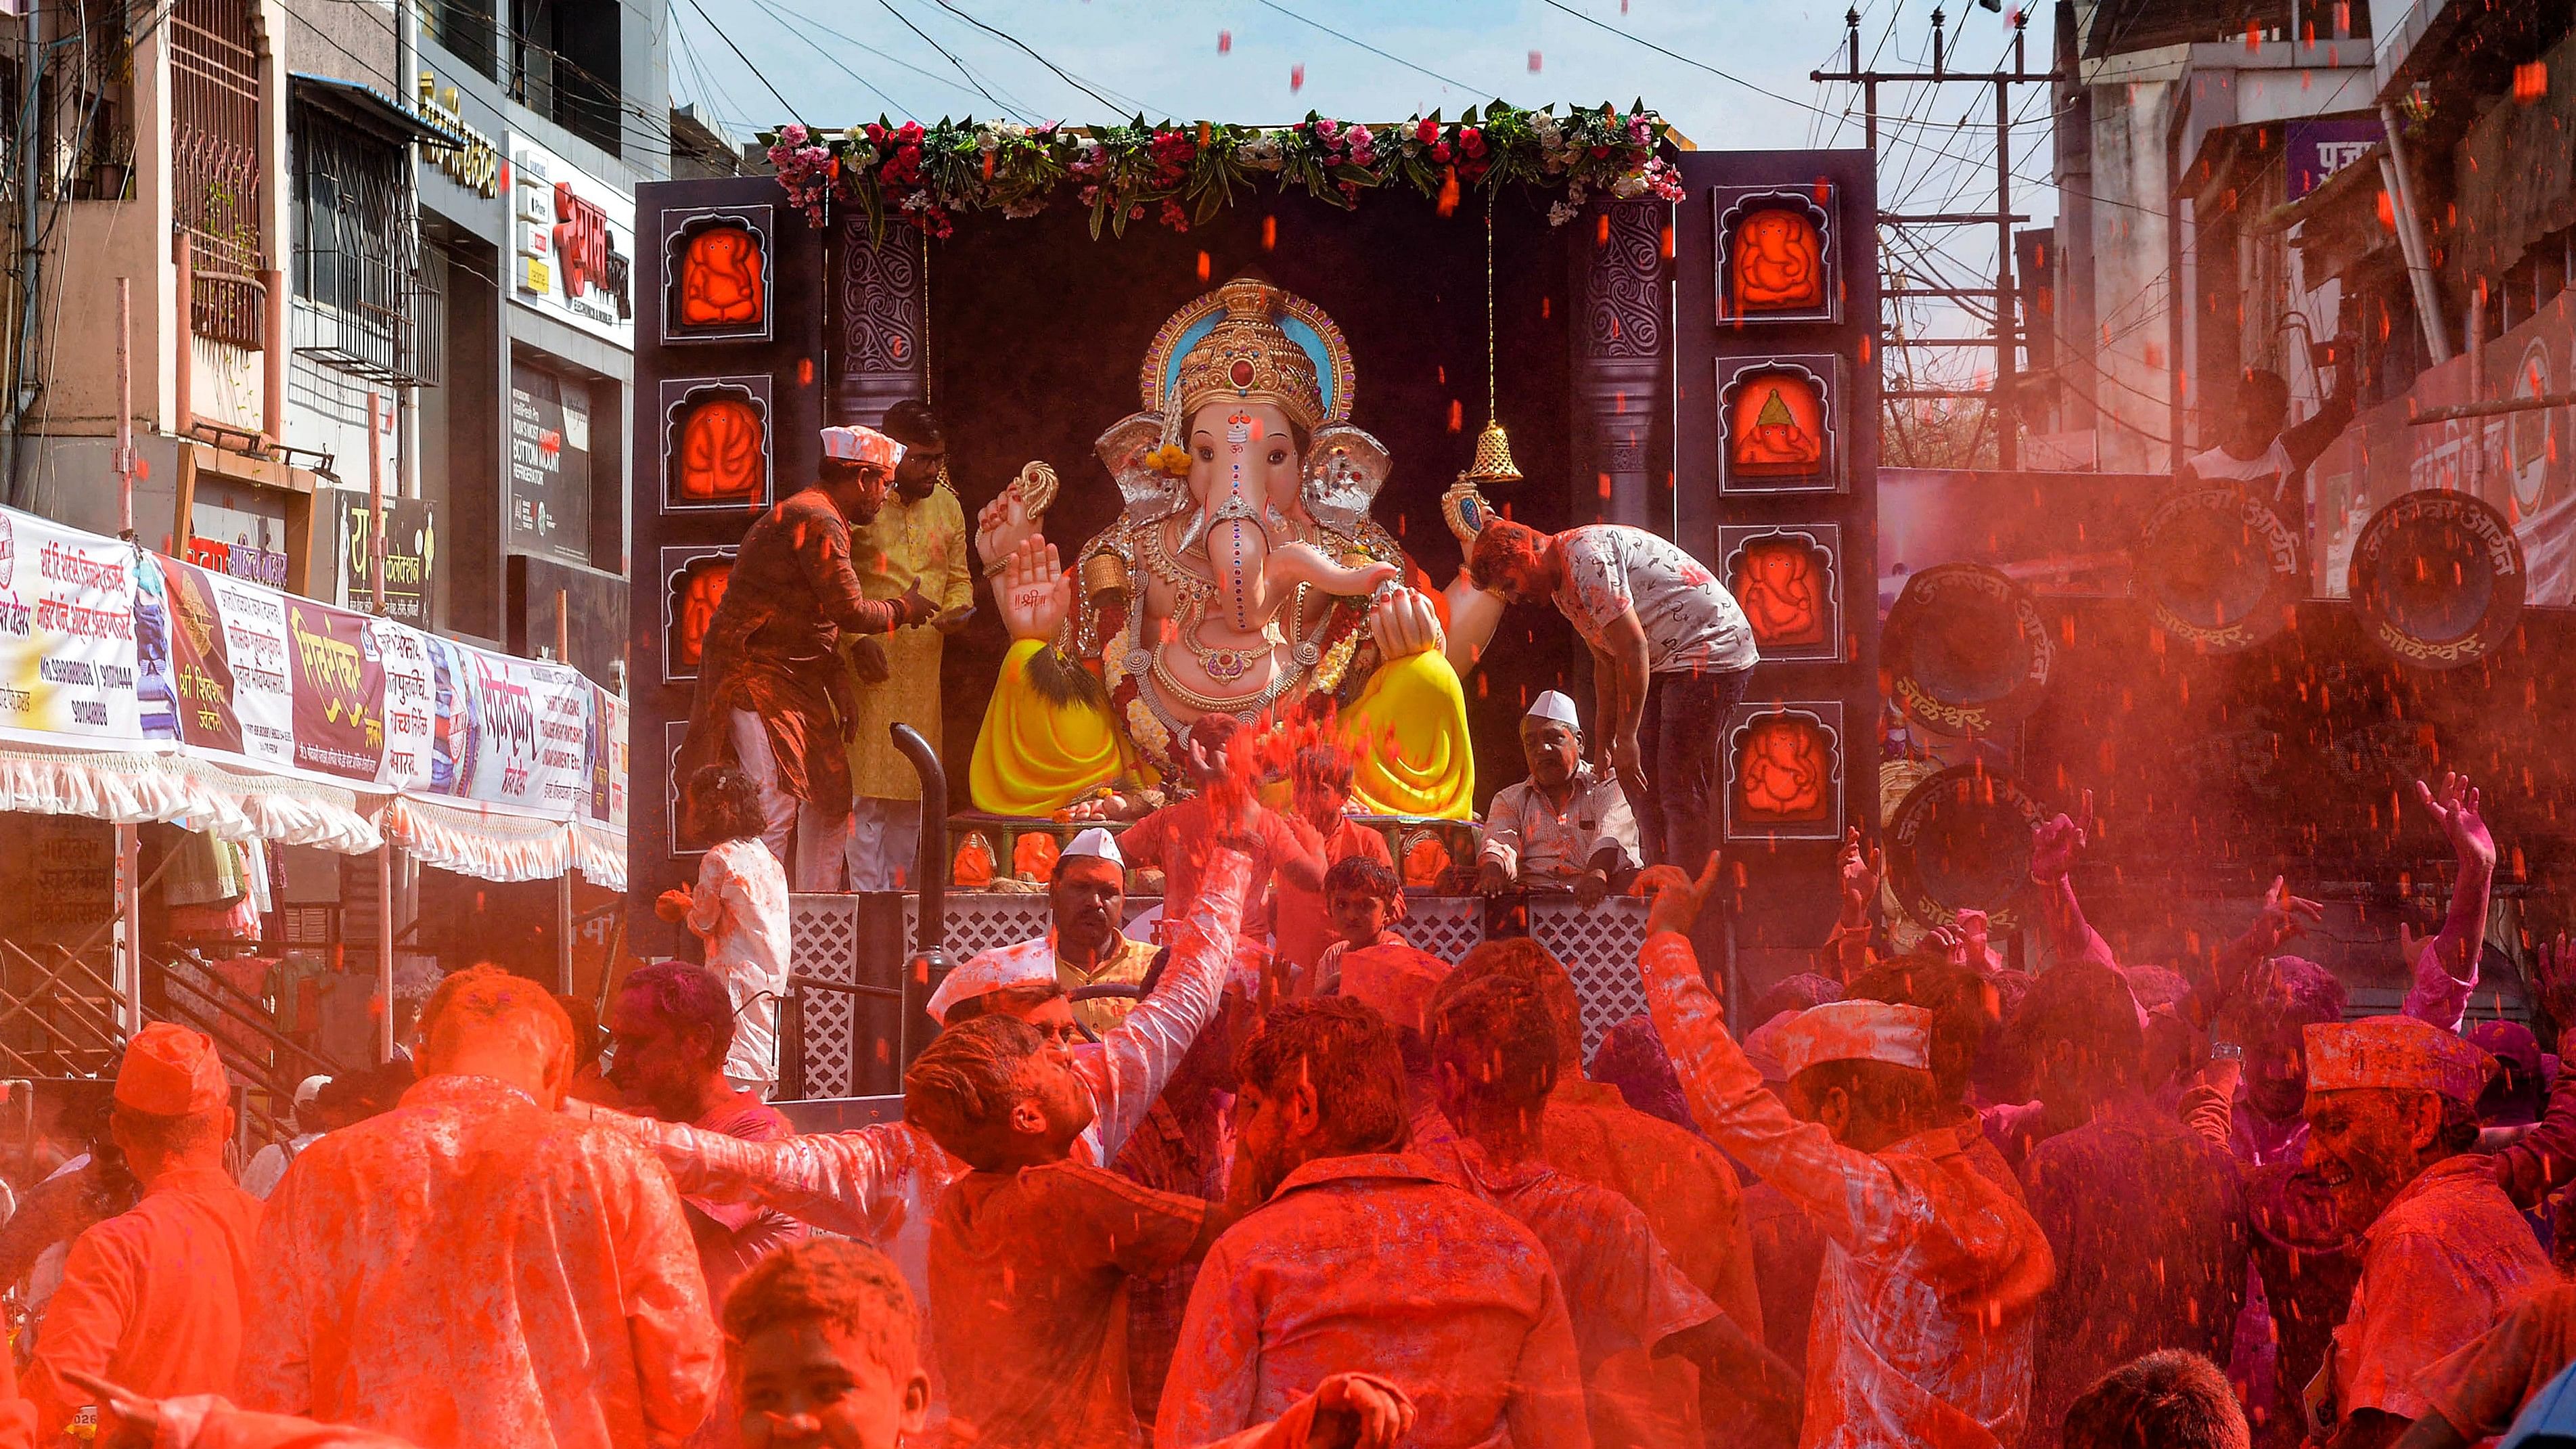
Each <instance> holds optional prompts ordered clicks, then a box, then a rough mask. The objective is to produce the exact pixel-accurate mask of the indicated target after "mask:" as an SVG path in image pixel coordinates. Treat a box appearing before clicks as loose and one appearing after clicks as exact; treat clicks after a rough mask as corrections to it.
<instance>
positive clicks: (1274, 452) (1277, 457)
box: [1270, 448, 1288, 468]
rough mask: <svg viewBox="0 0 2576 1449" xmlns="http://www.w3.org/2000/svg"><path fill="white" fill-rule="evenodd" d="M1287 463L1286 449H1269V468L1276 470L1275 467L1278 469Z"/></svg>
mask: <svg viewBox="0 0 2576 1449" xmlns="http://www.w3.org/2000/svg"><path fill="white" fill-rule="evenodd" d="M1287 461H1288V450H1287V449H1286V448H1273V449H1271V450H1270V466H1271V467H1273V468H1276V467H1278V466H1279V465H1280V464H1282V463H1285V462H1287Z"/></svg>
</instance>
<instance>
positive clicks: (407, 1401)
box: [239, 1076, 718, 1449]
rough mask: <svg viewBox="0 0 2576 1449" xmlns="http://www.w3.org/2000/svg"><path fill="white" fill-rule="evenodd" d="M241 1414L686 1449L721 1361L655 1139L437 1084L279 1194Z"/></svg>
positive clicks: (463, 1084) (435, 1433)
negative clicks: (652, 1144)
mask: <svg viewBox="0 0 2576 1449" xmlns="http://www.w3.org/2000/svg"><path fill="white" fill-rule="evenodd" d="M259 1267H260V1275H259V1280H258V1285H257V1290H256V1292H257V1298H258V1306H257V1308H256V1310H255V1313H254V1317H253V1319H252V1329H251V1334H250V1339H249V1342H248V1343H247V1344H245V1345H244V1349H243V1354H242V1368H241V1373H240V1376H239V1383H240V1396H241V1398H242V1400H243V1407H245V1408H250V1409H255V1410H262V1411H266V1412H272V1413H285V1414H304V1415H310V1416H312V1417H314V1418H318V1419H325V1420H329V1421H333V1422H337V1423H345V1424H355V1425H358V1426H360V1427H362V1428H369V1429H377V1430H381V1431H383V1432H385V1433H389V1434H394V1435H398V1436H400V1437H402V1438H406V1439H410V1440H413V1441H415V1442H417V1443H419V1444H421V1445H423V1446H424V1449H466V1446H473V1449H486V1446H493V1445H508V1446H511V1449H551V1446H558V1445H560V1446H567V1449H570V1446H582V1449H609V1446H619V1449H626V1446H633V1445H639V1444H661V1443H676V1442H678V1441H679V1440H680V1439H682V1438H683V1437H685V1436H686V1435H687V1434H688V1433H689V1432H690V1431H692V1430H694V1429H695V1428H696V1427H697V1426H698V1422H699V1419H700V1418H701V1417H702V1416H703V1415H704V1413H705V1411H706V1406H707V1400H708V1395H709V1392H710V1390H711V1389H712V1388H713V1386H714V1382H715V1374H716V1366H717V1360H716V1355H717V1348H718V1343H717V1336H716V1329H715V1323H714V1321H713V1319H712V1318H710V1317H709V1314H708V1309H707V1297H706V1283H705V1279H704V1277H703V1275H702V1274H701V1273H700V1272H699V1269H698V1257H697V1252H696V1250H695V1249H694V1247H693V1246H692V1245H691V1244H690V1241H689V1230H688V1226H687V1224H686V1222H685V1221H683V1219H682V1216H681V1211H680V1199H679V1195H678V1194H677V1193H675V1192H673V1191H672V1189H671V1180H670V1177H669V1176H668V1174H666V1173H665V1172H663V1170H662V1169H661V1167H660V1166H659V1165H658V1164H656V1163H655V1162H654V1160H653V1155H652V1153H651V1151H650V1150H649V1149H647V1148H646V1147H645V1146H644V1145H643V1144H642V1143H639V1142H637V1141H635V1140H633V1139H632V1138H631V1137H628V1136H625V1135H623V1134H621V1133H617V1132H613V1131H609V1130H607V1129H606V1128H603V1127H599V1126H595V1125H591V1124H589V1123H585V1122H583V1121H581V1120H578V1119H576V1118H574V1117H572V1116H569V1115H566V1114H563V1113H559V1112H552V1111H548V1110H546V1109H545V1108H543V1107H540V1106H539V1105H537V1103H536V1102H535V1101H534V1100H532V1099H531V1098H529V1097H528V1096H527V1095H526V1094H525V1093H523V1092H521V1091H519V1090H518V1089H516V1088H514V1087H512V1086H510V1085H508V1084H506V1083H503V1082H498V1081H494V1080H492V1079H490V1078H486V1077H465V1076H436V1077H430V1078H427V1079H424V1080H423V1081H421V1082H420V1083H419V1084H417V1085H416V1086H414V1087H413V1088H412V1089H411V1090H410V1091H408V1092H405V1093H404V1094H403V1100H402V1105H401V1106H399V1107H397V1108H395V1109H394V1110H393V1111H391V1112H387V1113H385V1114H384V1115H382V1116H379V1117H373V1118H369V1119H368V1120H367V1121H364V1122H361V1123H359V1124H358V1125H356V1126H354V1127H347V1128H343V1129H342V1130H340V1131H338V1132H334V1133H332V1134H330V1135H329V1136H327V1137H325V1138H323V1139H322V1140H321V1141H319V1142H316V1143H315V1144H313V1146H311V1147H310V1148H307V1149H306V1150H305V1152H304V1155H303V1156H302V1157H300V1158H298V1159H296V1163H295V1167H294V1169H293V1170H292V1171H290V1172H289V1173H288V1174H287V1175H286V1180H285V1181H284V1182H283V1183H280V1184H279V1185H278V1189H277V1192H276V1193H275V1194H274V1195H273V1196H271V1197H270V1198H269V1201H268V1210H267V1212H266V1214H265V1215H264V1216H263V1218H262V1219H261V1223H260V1233H259Z"/></svg>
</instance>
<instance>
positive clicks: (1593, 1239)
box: [1425, 1141, 1718, 1449]
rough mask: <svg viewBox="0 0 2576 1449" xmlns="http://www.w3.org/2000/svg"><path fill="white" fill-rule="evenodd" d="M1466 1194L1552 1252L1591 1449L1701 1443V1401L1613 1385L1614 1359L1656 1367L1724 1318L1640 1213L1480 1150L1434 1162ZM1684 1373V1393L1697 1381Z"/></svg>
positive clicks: (1463, 1148)
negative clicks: (1693, 1334) (1500, 1162)
mask: <svg viewBox="0 0 2576 1449" xmlns="http://www.w3.org/2000/svg"><path fill="white" fill-rule="evenodd" d="M1425 1155H1426V1156H1427V1157H1428V1158H1429V1159H1430V1160H1431V1161H1432V1162H1433V1163H1434V1164H1435V1165H1437V1166H1439V1167H1441V1168H1442V1169H1444V1170H1445V1171H1448V1172H1450V1173H1452V1174H1453V1175H1454V1176H1455V1177H1456V1178H1457V1180H1458V1182H1459V1185H1461V1186H1463V1187H1465V1188H1467V1189H1468V1190H1469V1191H1471V1192H1473V1193H1475V1194H1476V1195H1477V1196H1478V1197H1481V1198H1483V1199H1484V1200H1485V1201H1487V1202H1490V1203H1492V1204H1493V1205H1494V1206H1496V1207H1499V1208H1501V1209H1502V1210H1503V1211H1505V1212H1507V1213H1510V1214H1511V1215H1512V1216H1513V1217H1514V1218H1516V1219H1518V1220H1519V1221H1520V1224H1521V1226H1523V1227H1525V1228H1528V1229H1529V1230H1530V1232H1531V1233H1532V1234H1533V1235H1535V1236H1536V1237H1537V1238H1538V1240H1539V1242H1540V1243H1542V1244H1544V1245H1545V1246H1546V1248H1547V1255H1548V1261H1549V1262H1550V1263H1551V1264H1553V1265H1554V1267H1555V1268H1556V1282H1557V1286H1558V1288H1559V1289H1561V1290H1562V1291H1563V1292H1564V1294H1565V1311H1566V1316H1567V1318H1568V1319H1570V1320H1571V1321H1572V1324H1573V1327H1574V1347H1575V1353H1576V1355H1577V1357H1578V1358H1579V1359H1580V1360H1581V1362H1582V1365H1583V1384H1584V1410H1585V1415H1586V1417H1587V1418H1588V1419H1589V1421H1590V1423H1591V1426H1592V1449H1649V1446H1681V1445H1694V1446H1695V1445H1697V1444H1699V1443H1700V1440H1701V1434H1700V1423H1699V1396H1698V1394H1697V1393H1696V1392H1695V1391H1692V1392H1683V1393H1678V1394H1674V1393H1661V1392H1658V1386H1657V1385H1656V1383H1655V1382H1654V1380H1653V1378H1652V1376H1651V1375H1638V1374H1633V1373H1632V1374H1629V1375H1624V1376H1619V1375H1608V1376H1605V1374H1604V1372H1603V1370H1604V1368H1605V1367H1606V1366H1607V1365H1609V1364H1610V1363H1611V1362H1612V1361H1613V1360H1614V1359H1622V1358H1624V1359H1629V1360H1632V1361H1634V1362H1635V1363H1636V1364H1647V1363H1651V1361H1652V1358H1653V1353H1654V1349H1655V1345H1657V1344H1659V1343H1662V1342H1663V1341H1664V1340H1665V1339H1667V1338H1670V1337H1672V1336H1673V1335H1674V1334H1676V1333H1680V1332H1681V1331H1683V1330H1684V1329H1688V1328H1696V1327H1698V1326H1699V1325H1700V1324H1703V1323H1706V1322H1708V1321H1709V1320H1710V1319H1712V1318H1715V1317H1717V1316H1718V1308H1717V1305H1716V1304H1715V1303H1712V1302H1710V1301H1709V1297H1708V1295H1707V1294H1705V1293H1703V1292H1701V1291H1700V1290H1699V1288H1698V1287H1697V1286H1696V1285H1694V1284H1693V1283H1692V1282H1691V1281H1690V1280H1689V1279H1688V1278H1685V1277H1683V1276H1682V1272H1681V1269H1680V1268H1678V1267H1676V1266H1674V1264H1673V1260H1672V1258H1671V1257H1670V1255H1668V1254H1666V1253H1665V1251H1664V1246H1663V1244H1661V1243H1659V1242H1657V1241H1656V1240H1655V1234H1654V1231H1653V1230H1652V1229H1651V1228H1649V1227H1647V1226H1646V1215H1645V1214H1644V1213H1641V1212H1639V1211H1638V1210H1637V1208H1636V1205H1635V1204H1633V1203H1631V1202H1629V1201H1628V1200H1627V1199H1625V1198H1623V1197H1621V1196H1619V1194H1617V1193H1615V1192H1612V1191H1611V1190H1610V1189H1608V1188H1606V1187H1600V1186H1596V1185H1594V1184H1592V1183H1589V1182H1585V1181H1583V1180H1582V1179H1580V1178H1576V1177H1571V1176H1568V1175H1567V1174H1565V1173H1562V1172H1559V1171H1557V1170H1556V1169H1555V1168H1552V1167H1550V1166H1548V1165H1547V1164H1546V1163H1545V1162H1544V1161H1529V1162H1522V1163H1517V1164H1515V1165H1513V1166H1511V1167H1505V1168H1498V1167H1496V1166H1494V1165H1493V1164H1492V1162H1490V1161H1489V1160H1488V1159H1487V1158H1486V1157H1485V1155H1484V1154H1483V1152H1482V1151H1481V1150H1480V1149H1479V1148H1478V1147H1477V1146H1476V1145H1475V1144H1474V1143H1472V1142H1464V1141H1460V1142H1452V1143H1449V1144H1446V1145H1444V1146H1443V1147H1442V1148H1440V1149H1439V1150H1438V1151H1436V1152H1433V1153H1428V1154H1425ZM1673 1367H1675V1368H1677V1369H1679V1370H1681V1374H1680V1377H1681V1381H1682V1382H1681V1387H1682V1388H1684V1389H1685V1390H1695V1387H1696V1385H1695V1380H1696V1374H1695V1372H1694V1371H1692V1370H1691V1369H1690V1368H1689V1366H1688V1365H1686V1364H1681V1363H1678V1362H1676V1363H1674V1364H1673Z"/></svg>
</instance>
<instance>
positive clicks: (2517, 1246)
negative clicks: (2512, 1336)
mask: <svg viewBox="0 0 2576 1449" xmlns="http://www.w3.org/2000/svg"><path fill="white" fill-rule="evenodd" d="M2362 1239H2363V1241H2364V1243H2365V1244H2366V1245H2367V1246H2366V1248H2365V1250H2364V1253H2363V1256H2362V1260H2361V1281H2360V1282H2359V1283H2358V1284H2356V1285H2354V1287H2353V1290H2352V1307H2351V1309H2350V1310H2349V1311H2348V1312H2347V1313H2346V1314H2345V1316H2344V1321H2343V1326H2342V1327H2340V1328H2337V1329H2336V1330H2335V1331H2334V1358H2333V1360H2332V1362H2333V1364H2334V1371H2335V1374H2334V1389H2335V1395H2334V1402H2335V1410H2336V1412H2337V1414H2338V1415H2340V1416H2346V1417H2348V1416H2350V1415H2351V1414H2353V1413H2355V1412H2357V1411H2359V1410H2362V1409H2378V1410H2380V1411H2382V1412H2384V1413H2388V1414H2393V1415H2395V1416H2397V1417H2398V1418H2401V1419H2420V1418H2422V1417H2423V1416H2424V1411H2425V1409H2426V1408H2428V1407H2430V1402H2431V1401H2430V1400H2429V1399H2428V1398H2427V1397H2426V1395H2425V1393H2424V1390H2423V1387H2422V1385H2420V1384H2419V1383H2418V1382H2417V1378H2418V1376H2419V1375H2421V1374H2422V1373H2423V1372H2424V1370H2426V1369H2428V1368H2430V1367H2432V1366H2433V1364H2434V1363H2435V1362H2436V1361H2437V1360H2440V1359H2443V1358H2446V1357H2448V1356H2450V1355H2451V1354H2453V1353H2456V1352H2458V1351H2459V1349H2460V1348H2461V1347H2463V1346H2464V1345H2466V1344H2467V1343H2468V1342H2469V1341H2470V1340H2472V1339H2474V1338H2476V1337H2477V1336H2478V1335H2480V1334H2482V1333H2485V1332H2486V1331H2487V1329H2488V1328H2489V1327H2491V1326H2493V1324H2494V1323H2495V1321H2496V1319H2497V1318H2498V1317H2499V1316H2501V1315H2502V1314H2503V1312H2504V1310H2505V1309H2506V1308H2507V1307H2508V1306H2510V1305H2511V1304H2512V1303H2513V1302H2514V1301H2515V1300H2517V1299H2519V1298H2521V1297H2522V1296H2523V1295H2524V1294H2526V1293H2529V1292H2531V1291H2533V1290H2535V1289H2538V1288H2542V1287H2548V1286H2555V1285H2556V1283H2557V1282H2558V1275H2557V1274H2556V1273H2555V1272H2553V1271H2552V1270H2551V1269H2550V1266H2549V1256H2548V1255H2547V1254H2546V1253H2543V1252H2542V1251H2541V1250H2540V1240H2539V1239H2538V1238H2536V1237H2534V1236H2532V1231H2531V1225H2530V1224H2529V1223H2526V1222H2524V1221H2523V1219H2522V1215H2521V1214H2520V1213H2518V1212H2516V1211H2514V1206H2513V1203H2512V1201H2511V1200H2510V1199H2508V1198H2506V1196H2505V1195H2504V1189H2502V1188H2500V1187H2498V1186H2497V1185H2496V1180H2495V1169H2494V1167H2493V1166H2492V1165H2491V1164H2489V1163H2488V1161H2487V1160H2486V1159H2485V1158H2483V1157H2480V1156H2477V1155H2475V1154H2464V1155H2462V1156H2458V1157H2451V1158H2445V1159H2444V1160H2442V1161H2440V1162H2437V1163H2435V1164H2433V1165H2432V1166H2431V1167H2428V1168H2426V1169H2425V1170H2424V1171H2423V1172H2422V1173H2420V1174H2418V1175H2417V1177H2416V1178H2415V1180H2414V1181H2413V1182H2410V1183H2408V1184H2407V1185H2406V1186H2405V1187H2404V1188H2403V1189H2402V1190H2400V1191H2399V1192H2398V1194H2397V1198H2396V1200H2395V1201H2394V1202H2391V1203H2390V1204H2389V1205H2388V1207H2387V1209H2386V1210H2385V1211H2383V1212H2381V1213H2380V1215H2379V1220H2378V1221H2377V1222H2374V1223H2372V1224H2371V1225H2370V1228H2369V1230H2368V1231H2366V1232H2364V1233H2363V1234H2362Z"/></svg>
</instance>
